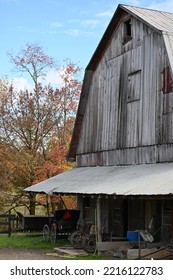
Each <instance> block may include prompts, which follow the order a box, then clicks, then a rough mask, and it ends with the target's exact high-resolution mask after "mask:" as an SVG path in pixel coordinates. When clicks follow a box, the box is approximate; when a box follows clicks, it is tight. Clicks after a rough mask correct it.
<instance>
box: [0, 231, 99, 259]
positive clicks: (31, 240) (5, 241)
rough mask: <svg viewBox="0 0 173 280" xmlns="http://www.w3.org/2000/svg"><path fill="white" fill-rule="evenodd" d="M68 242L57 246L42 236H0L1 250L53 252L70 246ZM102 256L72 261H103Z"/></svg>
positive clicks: (93, 255)
mask: <svg viewBox="0 0 173 280" xmlns="http://www.w3.org/2000/svg"><path fill="white" fill-rule="evenodd" d="M68 244H69V242H68V241H67V240H63V239H61V240H57V242H56V244H52V243H51V242H50V241H44V240H43V237H42V235H41V234H33V233H31V234H24V233H18V234H12V235H11V237H8V235H5V234H0V249H1V248H24V249H44V250H53V249H54V248H55V247H61V246H62V247H63V246H65V245H68ZM64 259H66V260H67V259H68V260H69V259H71V258H64ZM101 259H103V257H102V256H98V255H97V254H90V255H88V256H80V257H75V258H72V259H71V260H101Z"/></svg>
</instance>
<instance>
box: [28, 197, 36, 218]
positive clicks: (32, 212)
mask: <svg viewBox="0 0 173 280" xmlns="http://www.w3.org/2000/svg"><path fill="white" fill-rule="evenodd" d="M29 200H30V201H29V212H30V215H35V200H36V194H35V193H30V197H29Z"/></svg>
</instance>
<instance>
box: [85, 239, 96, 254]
mask: <svg viewBox="0 0 173 280" xmlns="http://www.w3.org/2000/svg"><path fill="white" fill-rule="evenodd" d="M82 245H83V249H84V250H85V251H86V252H88V253H94V252H95V250H96V236H95V235H94V234H87V235H86V236H85V238H84V239H83V242H82Z"/></svg>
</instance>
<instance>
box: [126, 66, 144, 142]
mask: <svg viewBox="0 0 173 280" xmlns="http://www.w3.org/2000/svg"><path fill="white" fill-rule="evenodd" d="M140 93H141V71H136V72H134V73H131V74H129V75H128V88H127V135H126V147H136V146H138V144H139V109H140Z"/></svg>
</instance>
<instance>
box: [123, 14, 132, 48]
mask: <svg viewBox="0 0 173 280" xmlns="http://www.w3.org/2000/svg"><path fill="white" fill-rule="evenodd" d="M131 39H132V21H131V19H128V20H126V21H125V22H124V43H127V42H128V41H130V40H131Z"/></svg>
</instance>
